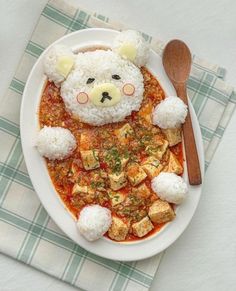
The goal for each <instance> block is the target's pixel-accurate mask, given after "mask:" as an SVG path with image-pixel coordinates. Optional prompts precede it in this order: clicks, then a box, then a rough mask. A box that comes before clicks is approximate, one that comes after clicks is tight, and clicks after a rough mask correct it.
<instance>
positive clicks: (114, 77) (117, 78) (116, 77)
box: [111, 75, 120, 80]
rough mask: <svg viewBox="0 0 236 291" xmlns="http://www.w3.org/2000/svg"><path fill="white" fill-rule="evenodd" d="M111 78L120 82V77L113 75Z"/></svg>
mask: <svg viewBox="0 0 236 291" xmlns="http://www.w3.org/2000/svg"><path fill="white" fill-rule="evenodd" d="M111 77H112V79H115V80H120V76H119V75H112V76H111Z"/></svg>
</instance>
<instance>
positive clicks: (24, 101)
mask: <svg viewBox="0 0 236 291" xmlns="http://www.w3.org/2000/svg"><path fill="white" fill-rule="evenodd" d="M93 33H98V34H99V33H101V34H105V35H106V34H111V35H113V36H114V35H115V34H118V33H119V31H116V30H113V29H105V28H88V29H83V30H79V31H75V32H73V33H70V34H67V35H65V36H63V37H61V38H59V39H57V40H56V41H55V42H53V43H52V44H51V45H50V46H48V47H47V48H46V49H45V51H44V52H43V53H42V54H41V56H40V57H39V58H38V59H37V61H36V62H35V64H34V66H33V68H32V69H31V71H30V74H29V76H28V78H27V82H26V85H25V88H24V92H23V94H22V101H21V109H20V134H21V143H22V150H23V154H24V158H25V163H26V167H27V170H28V174H29V176H30V179H31V182H32V184H33V187H34V190H35V192H36V193H37V196H38V198H39V200H40V202H41V203H42V205H43V207H44V208H45V209H46V211H47V213H48V215H49V216H50V217H51V218H52V219H53V221H54V222H55V223H56V224H57V225H58V226H59V228H60V229H61V230H62V231H63V232H64V233H65V234H66V235H67V236H68V237H69V238H70V239H72V240H73V241H74V242H75V243H76V244H78V245H80V246H81V247H83V248H84V249H86V250H87V251H89V252H92V253H94V254H96V255H98V256H101V257H105V258H108V259H113V260H122V261H133V260H141V259H145V258H148V257H152V256H154V255H155V254H158V253H160V252H161V251H163V250H164V249H166V248H167V247H169V246H170V245H171V244H172V243H174V241H175V240H177V239H178V237H179V236H180V235H181V234H182V233H183V232H184V230H185V229H186V228H187V226H188V224H189V223H190V221H191V220H192V217H193V215H194V213H195V211H196V208H197V206H198V203H199V199H200V196H201V188H202V185H201V186H197V187H198V188H199V191H198V195H197V199H196V201H195V203H194V205H193V206H192V213H191V215H190V216H189V217H188V221H187V223H185V224H184V226H183V225H182V230H181V231H180V232H179V233H178V235H175V236H174V237H172V238H171V240H169V242H168V243H166V244H165V246H162V247H159V248H158V250H152V249H151V250H150V249H149V248H148V246H147V245H148V244H149V243H148V242H149V241H150V240H158V238H159V237H160V233H161V232H162V231H163V230H161V231H160V232H158V233H157V234H156V235H153V236H151V237H150V239H144V240H140V241H138V244H137V243H122V242H121V243H119V242H115V245H116V246H119V247H120V246H127V245H129V246H134V247H133V248H136V246H137V245H143V247H144V249H145V251H143V252H141V253H138V254H137V253H136V254H134V255H130V250H128V253H127V252H126V253H127V255H116V253H115V254H114V253H113V251H111V252H109V254H107V253H106V252H105V253H104V251H103V252H101V248H99V251H97V250H96V242H93V243H90V242H87V241H86V240H84V239H83V238H82V237H81V236H80V237H81V241H80V242H78V241H77V240H75V239H74V236H73V237H72V236H71V233H68V232H67V231H66V230H65V227H64V226H63V225H62V223H61V221H59V219H58V218H57V214H56V213H54V211H52V209H51V207H50V205H49V204H48V203H46V200H45V199H44V197H43V195H42V194H41V191H42V190H40V187H39V185H38V184H37V182H36V181H35V175H34V174H33V173H34V172H33V171H32V167H31V165H30V157H29V154H28V151H27V146H26V136H27V134H26V132H25V128H24V126H25V120H24V116H25V110H26V106H25V104H27V98H28V97H27V93H28V91H29V88H30V86H32V83H31V84H30V82H31V81H32V78H34V74H35V71H37V68H38V66H40V63H41V64H42V59H43V56H44V55H45V53H46V52H47V51H48V50H49V49H50V47H52V46H53V45H55V44H56V43H62V42H66V41H67V40H68V39H70V38H73V37H76V36H77V35H80V36H81V35H82V34H84V35H85V34H91V35H92V34H93ZM85 38H86V37H85ZM105 38H106V37H105ZM72 42H73V41H72ZM93 43H94V44H95V42H94V40H92V41H91V42H89V43H88V42H87V43H86V44H85V43H84V44H82V45H74V47H77V48H78V47H84V46H88V45H92V44H93ZM96 44H97V45H101V44H104V43H103V42H101V41H99V40H96ZM105 44H106V45H107V43H105ZM150 58H154V59H155V58H159V61H160V59H161V57H160V56H159V55H158V54H157V53H156V52H154V51H153V50H151V57H150ZM150 62H151V61H150ZM161 65H162V63H161ZM147 67H148V69H149V70H150V71H151V72H152V73H153V74H154V75H155V76H156V75H157V74H156V73H155V72H154V71H153V70H152V65H150V64H149V65H147ZM154 70H155V68H154ZM163 71H164V69H163ZM162 74H163V78H164V79H165V82H167V83H168V84H169V88H168V89H166V86H163V82H161V81H160V77H157V80H158V81H159V82H160V84H161V86H162V88H163V90H164V91H165V93H167V92H172V94H175V91H174V88H173V86H172V84H171V83H170V81H169V79H168V77H167V76H166V75H165V72H162ZM42 77H43V76H42ZM44 79H45V80H46V77H44ZM161 79H162V77H161ZM170 88H171V89H170ZM42 89H43V88H41V90H39V88H38V90H36V91H37V92H38V93H37V94H36V95H37V98H38V101H40V99H41V94H39V91H40V92H41V93H42ZM167 95H171V94H167ZM38 105H39V104H38ZM33 109H34V110H35V108H33ZM36 109H37V110H36V112H34V114H35V113H36V116H37V114H38V112H37V111H38V106H37V108H36ZM34 110H33V111H34ZM189 110H190V112H191V116H192V119H193V120H194V122H193V127H194V132H195V135H196V134H197V136H198V139H197V142H196V143H197V147H198V152H199V159H200V164H201V172H202V178H203V177H204V151H203V140H202V136H201V131H200V126H199V123H198V120H197V117H196V114H195V112H194V109H193V106H192V103H191V101H190V100H189ZM38 125H39V124H38ZM38 128H39V127H38ZM35 134H36V133H35ZM31 146H33V145H31ZM35 154H36V153H35ZM38 155H39V154H38ZM39 159H41V162H42V160H43V162H44V164H45V165H44V166H45V170H46V172H47V175H48V176H49V174H48V171H47V169H46V163H45V160H44V158H42V157H39ZM40 165H41V166H42V163H40V164H39V166H40ZM184 177H185V179H186V178H187V168H186V163H185V166H184ZM49 179H50V178H49ZM187 180H188V179H187ZM48 182H49V181H47V185H48ZM50 184H51V185H48V186H50V187H49V188H52V189H51V190H53V191H51V192H53V195H54V194H55V196H56V199H57V200H58V201H59V200H60V203H61V206H63V210H64V211H66V212H67V214H69V215H70V217H72V215H71V213H70V212H69V211H68V210H67V209H66V207H65V205H64V204H63V202H62V201H61V199H60V196H59V194H58V193H57V192H56V190H55V188H54V186H53V184H52V182H51V180H50ZM191 187H192V186H191ZM195 187H196V186H195ZM191 192H192V191H191ZM189 195H190V193H189ZM180 207H181V206H180ZM177 217H178V216H177ZM177 217H176V219H177ZM176 219H175V220H176ZM173 222H174V221H173ZM173 222H171V224H172V223H173ZM73 223H74V221H73ZM74 224H75V223H74ZM171 224H167V226H169V225H171ZM164 229H165V227H164ZM99 241H104V239H102V240H99ZM107 241H108V245H109V244H110V245H111V243H110V242H111V241H110V240H107ZM98 244H99V243H98ZM91 245H94V247H92V246H91ZM112 245H113V244H112ZM146 247H147V248H146ZM94 248H95V250H94ZM122 248H123V247H122ZM122 248H121V249H122ZM129 249H130V248H129ZM136 249H137V248H136ZM122 251H124V250H122Z"/></svg>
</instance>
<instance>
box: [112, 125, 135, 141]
mask: <svg viewBox="0 0 236 291" xmlns="http://www.w3.org/2000/svg"><path fill="white" fill-rule="evenodd" d="M115 135H116V136H117V138H118V140H119V141H120V143H121V144H123V145H126V144H128V143H129V141H130V140H131V139H132V137H133V136H134V130H133V128H132V127H131V126H130V125H129V123H126V124H124V125H123V126H122V127H121V128H119V129H116V130H115Z"/></svg>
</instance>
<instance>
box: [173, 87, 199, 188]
mask: <svg viewBox="0 0 236 291" xmlns="http://www.w3.org/2000/svg"><path fill="white" fill-rule="evenodd" d="M175 90H176V93H177V96H178V97H179V98H181V99H182V100H183V102H184V103H185V104H186V105H188V98H187V90H186V85H185V84H176V85H175ZM183 136H184V146H185V155H186V163H187V168H188V178H189V184H190V185H200V184H202V177H201V169H200V163H199V159H198V153H197V147H196V143H195V138H194V133H193V126H192V121H191V116H190V112H189V110H188V114H187V117H186V120H185V123H184V124H183Z"/></svg>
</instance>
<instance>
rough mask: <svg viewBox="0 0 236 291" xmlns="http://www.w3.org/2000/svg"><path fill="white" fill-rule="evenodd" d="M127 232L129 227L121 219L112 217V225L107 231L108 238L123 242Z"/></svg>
mask: <svg viewBox="0 0 236 291" xmlns="http://www.w3.org/2000/svg"><path fill="white" fill-rule="evenodd" d="M128 231H129V227H128V225H127V224H126V223H124V222H123V220H122V219H120V218H118V217H115V216H113V217H112V224H111V227H110V228H109V230H108V236H109V237H110V238H111V239H114V240H116V241H122V240H125V238H126V236H127V234H128Z"/></svg>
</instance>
